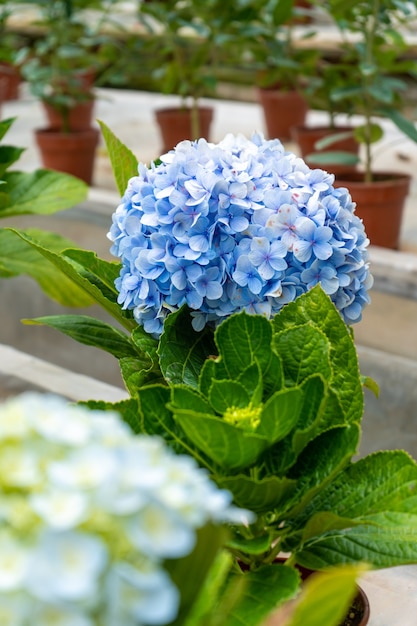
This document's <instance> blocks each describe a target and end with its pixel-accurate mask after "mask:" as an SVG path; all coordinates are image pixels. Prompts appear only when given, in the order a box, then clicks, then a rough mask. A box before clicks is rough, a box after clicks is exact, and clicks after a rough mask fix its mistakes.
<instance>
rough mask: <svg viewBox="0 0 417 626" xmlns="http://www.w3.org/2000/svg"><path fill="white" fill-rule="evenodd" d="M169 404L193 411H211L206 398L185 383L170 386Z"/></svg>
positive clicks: (208, 412)
mask: <svg viewBox="0 0 417 626" xmlns="http://www.w3.org/2000/svg"><path fill="white" fill-rule="evenodd" d="M171 406H172V407H173V408H178V409H187V410H190V411H194V412H195V413H207V414H210V413H213V415H214V411H213V409H212V407H211V406H210V404H209V403H208V402H207V400H206V399H205V398H204V397H203V396H202V395H201V394H199V393H198V392H197V391H196V390H194V389H190V388H189V387H186V386H185V385H172V386H171Z"/></svg>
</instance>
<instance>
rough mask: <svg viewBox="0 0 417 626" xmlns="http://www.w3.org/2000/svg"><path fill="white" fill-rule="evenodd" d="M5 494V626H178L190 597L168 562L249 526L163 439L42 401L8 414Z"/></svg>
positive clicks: (0, 410)
mask: <svg viewBox="0 0 417 626" xmlns="http://www.w3.org/2000/svg"><path fill="white" fill-rule="evenodd" d="M0 490H1V506H0V623H1V624H2V626H11V625H12V624H13V626H29V625H30V626H35V625H39V626H46V625H47V624H60V625H62V626H94V625H96V624H97V623H99V624H101V625H103V626H110V625H111V626H115V625H116V624H120V625H121V624H123V626H133V625H135V626H138V625H144V624H166V623H169V622H171V621H172V620H173V619H174V618H175V616H176V614H177V610H178V605H179V594H178V591H177V588H176V587H175V586H174V584H173V583H172V581H171V579H170V577H169V576H168V574H167V572H166V571H165V570H164V568H163V565H162V563H163V560H164V559H175V558H180V557H183V556H185V555H187V554H189V553H190V552H191V551H192V549H193V547H194V544H195V540H196V529H197V528H199V527H202V526H204V525H205V524H206V523H208V522H209V521H214V522H215V523H219V522H220V521H224V520H228V519H230V520H234V521H238V520H240V521H242V518H243V516H244V512H243V511H241V510H240V509H235V508H234V507H232V506H231V505H230V501H231V495H230V494H229V492H227V491H220V490H218V489H217V487H216V486H215V485H214V484H213V483H212V482H211V481H210V480H209V478H208V476H207V474H206V473H205V472H204V470H201V469H199V468H198V467H197V465H196V464H195V462H194V460H193V459H192V458H191V457H187V456H176V455H174V453H172V452H171V451H170V450H169V449H168V448H167V447H166V446H165V444H164V443H163V441H162V440H161V439H159V438H156V437H148V436H134V435H133V434H132V433H131V431H130V429H129V428H128V427H127V425H125V424H124V423H123V422H122V421H121V420H120V418H119V417H118V416H117V415H116V414H113V413H107V412H106V413H104V412H99V411H93V412H92V411H88V410H87V409H85V408H82V407H76V406H70V405H68V404H67V403H66V402H65V401H64V400H63V399H60V398H57V397H54V396H42V395H41V394H32V393H29V394H24V395H22V396H19V397H17V398H14V399H11V400H8V401H7V402H6V403H4V404H3V405H1V406H0Z"/></svg>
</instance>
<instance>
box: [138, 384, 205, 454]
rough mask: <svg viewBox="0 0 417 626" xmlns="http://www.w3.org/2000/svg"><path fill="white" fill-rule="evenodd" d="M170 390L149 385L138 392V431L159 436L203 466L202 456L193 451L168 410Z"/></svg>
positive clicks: (157, 385)
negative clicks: (139, 421) (139, 420)
mask: <svg viewBox="0 0 417 626" xmlns="http://www.w3.org/2000/svg"><path fill="white" fill-rule="evenodd" d="M170 399H171V390H170V389H169V387H165V386H163V385H160V384H155V385H149V386H147V387H142V388H141V389H139V390H138V400H139V406H140V415H141V423H140V431H138V432H145V433H148V434H149V435H159V436H160V437H162V438H163V439H165V441H166V442H167V444H168V445H169V446H170V447H171V448H173V449H174V450H176V451H177V452H183V453H184V452H187V453H190V454H191V455H192V456H194V457H195V458H196V459H197V461H199V463H200V465H203V466H205V465H206V462H205V461H204V459H203V455H200V454H199V453H198V451H194V449H193V448H192V445H191V443H190V442H189V441H188V440H187V438H186V437H185V436H184V433H183V431H182V430H181V428H180V427H179V426H178V424H177V423H176V421H175V420H174V419H173V416H172V412H171V410H170V408H169V402H170Z"/></svg>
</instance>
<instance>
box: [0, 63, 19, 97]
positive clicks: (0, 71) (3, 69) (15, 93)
mask: <svg viewBox="0 0 417 626" xmlns="http://www.w3.org/2000/svg"><path fill="white" fill-rule="evenodd" d="M20 82H21V76H20V72H19V70H18V69H17V68H16V67H14V66H13V65H10V63H0V101H1V100H17V99H18V98H19V85H20Z"/></svg>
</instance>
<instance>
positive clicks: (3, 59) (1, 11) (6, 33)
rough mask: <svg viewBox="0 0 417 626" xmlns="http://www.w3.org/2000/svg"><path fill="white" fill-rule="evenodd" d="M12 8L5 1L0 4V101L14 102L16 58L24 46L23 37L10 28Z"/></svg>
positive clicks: (16, 93)
mask: <svg viewBox="0 0 417 626" xmlns="http://www.w3.org/2000/svg"><path fill="white" fill-rule="evenodd" d="M12 12H13V7H12V6H11V3H10V2H8V1H7V0H2V1H1V2H0V101H1V100H16V99H17V98H18V97H19V85H20V81H21V76H20V70H19V66H18V64H17V63H16V58H17V55H18V52H19V50H20V49H21V48H22V46H24V45H25V44H26V40H25V37H24V36H23V35H21V34H19V33H17V32H15V31H14V30H12V29H11V28H10V25H9V18H10V16H11V15H12Z"/></svg>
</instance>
